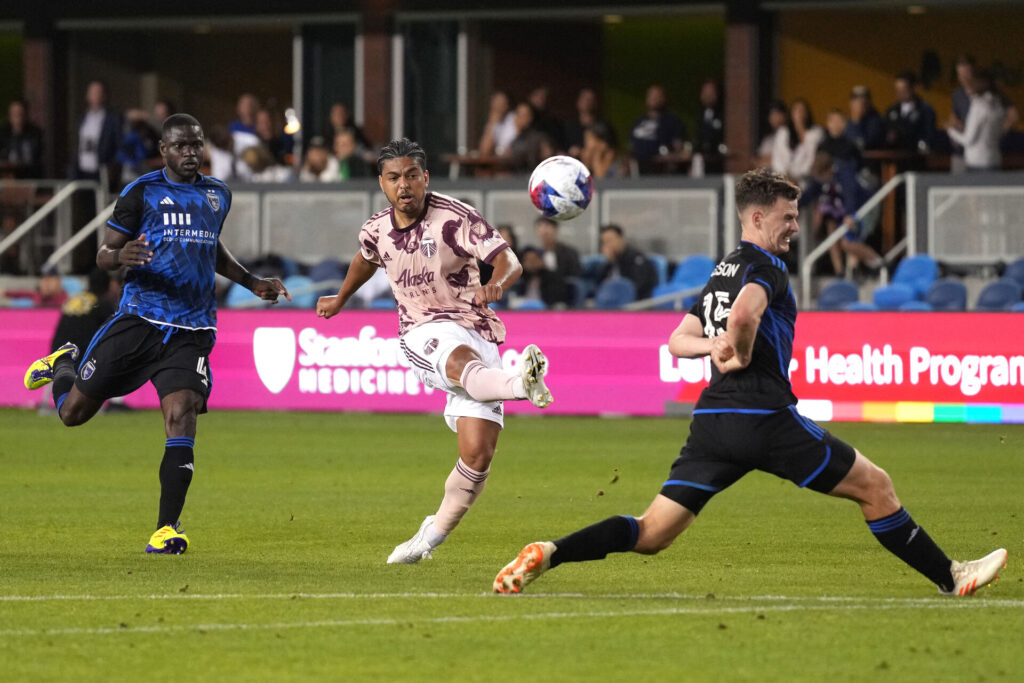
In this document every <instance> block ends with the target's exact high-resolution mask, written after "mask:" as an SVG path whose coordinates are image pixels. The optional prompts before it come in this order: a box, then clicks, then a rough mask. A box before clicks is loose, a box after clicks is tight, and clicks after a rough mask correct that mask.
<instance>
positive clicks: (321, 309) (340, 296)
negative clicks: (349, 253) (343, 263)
mask: <svg viewBox="0 0 1024 683" xmlns="http://www.w3.org/2000/svg"><path fill="white" fill-rule="evenodd" d="M377 268H378V266H377V264H375V263H370V262H369V261H367V260H366V259H365V258H363V254H362V252H360V251H357V252H356V255H355V256H354V257H353V258H352V263H351V265H349V267H348V273H347V274H346V275H345V281H344V282H342V283H341V289H339V290H338V293H337V294H336V295H334V296H322V297H320V299H319V300H317V302H316V314H317V315H318V316H319V317H321V318H330V317H332V316H335V315H337V314H338V312H339V311H341V309H342V308H344V307H345V304H347V303H348V300H349V299H350V298H351V297H352V295H353V294H355V293H356V292H357V291H358V290H359V288H360V287H362V286H363V285H365V284H366V281H367V280H369V279H370V278H371V277H373V274H374V273H376V272H377Z"/></svg>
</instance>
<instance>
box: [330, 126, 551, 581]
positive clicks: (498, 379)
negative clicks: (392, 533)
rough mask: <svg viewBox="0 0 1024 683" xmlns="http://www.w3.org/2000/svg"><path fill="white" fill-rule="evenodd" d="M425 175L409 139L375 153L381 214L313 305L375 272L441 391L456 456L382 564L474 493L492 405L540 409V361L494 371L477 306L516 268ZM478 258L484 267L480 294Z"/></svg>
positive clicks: (508, 253)
mask: <svg viewBox="0 0 1024 683" xmlns="http://www.w3.org/2000/svg"><path fill="white" fill-rule="evenodd" d="M426 167H427V158H426V154H425V153H424V151H423V148H422V147H420V146H419V145H418V144H417V143H415V142H412V141H411V140H408V139H406V138H402V139H400V140H393V141H392V142H390V143H388V145H386V146H385V147H384V148H383V149H381V151H380V156H379V157H378V159H377V169H378V171H379V174H380V175H379V178H378V180H379V182H380V189H381V190H383V191H384V194H385V195H387V198H388V201H389V202H390V203H391V206H390V207H388V208H387V209H385V210H384V211H381V212H379V213H377V214H375V215H373V216H371V217H370V219H369V220H368V221H366V223H364V224H363V228H362V230H361V231H360V233H359V243H360V250H359V251H358V252H356V255H355V257H354V258H353V259H352V265H351V266H350V267H349V270H348V274H347V275H346V277H345V281H344V283H342V285H341V289H339V290H338V294H337V295H336V296H324V297H320V300H319V301H317V305H316V312H317V315H318V316H320V317H322V318H330V317H331V316H333V315H336V314H337V313H338V312H339V311H341V309H342V308H343V307H344V306H345V304H346V303H347V302H348V300H349V298H350V297H351V296H352V295H353V294H354V293H355V292H356V290H358V289H359V288H360V287H361V286H362V285H363V284H365V283H366V282H367V281H368V280H369V279H370V278H371V277H372V276H373V274H374V273H375V272H376V270H377V269H378V268H383V269H384V271H385V273H386V274H387V276H388V280H389V282H390V283H391V289H392V290H393V291H394V293H395V299H396V300H397V301H398V317H399V334H400V335H401V346H402V350H403V351H404V352H405V355H406V357H407V358H408V359H409V362H410V364H411V365H412V367H413V369H414V371H415V372H416V374H417V376H418V377H419V379H420V381H422V382H423V383H424V384H427V385H429V386H432V387H434V388H437V389H441V390H443V391H445V392H447V394H448V403H447V405H446V406H445V410H444V417H445V421H446V422H447V423H448V427H449V428H451V430H452V431H454V432H455V433H456V434H457V436H458V442H459V459H458V461H456V463H455V468H454V469H453V470H452V472H451V474H449V475H448V480H447V481H446V482H445V485H444V499H443V500H442V501H441V506H440V507H439V508H438V510H437V512H436V513H435V514H433V515H429V516H428V517H427V518H426V519H424V520H423V523H422V524H421V525H420V528H419V530H418V531H417V532H416V534H415V535H414V536H413V537H412V538H411V539H409V540H408V541H406V542H405V543H402V544H400V545H398V547H396V548H395V550H394V551H393V552H392V553H391V555H389V556H388V564H395V563H401V564H413V563H415V562H419V561H420V560H421V559H423V558H426V557H431V551H433V550H434V548H436V547H437V546H439V545H441V544H442V543H443V542H444V540H445V539H446V538H448V534H450V533H451V532H452V530H453V529H454V528H455V527H456V526H457V525H458V523H459V521H460V520H461V519H462V517H463V516H464V515H465V514H466V512H467V511H468V510H469V508H470V506H471V505H472V504H473V502H474V501H475V500H476V499H477V497H478V496H479V495H480V492H481V491H483V488H484V484H485V483H486V482H487V475H488V473H489V472H490V465H491V459H492V458H493V457H494V448H495V446H496V445H497V443H498V434H499V433H500V432H501V429H502V427H503V425H504V421H503V415H502V401H515V400H528V401H530V402H531V403H532V404H533V405H535V406H537V407H538V408H545V407H547V406H548V405H549V404H550V403H551V392H550V391H548V389H547V386H546V385H545V383H544V375H545V374H546V373H547V359H545V358H544V354H543V353H541V351H540V349H539V348H537V347H536V346H535V345H534V344H530V345H529V346H527V347H526V348H525V349H524V350H523V355H522V358H521V361H520V364H519V372H509V371H507V370H504V369H503V368H502V365H501V356H500V355H499V353H498V344H501V343H502V342H504V341H505V325H504V324H503V323H502V322H501V320H499V319H498V317H497V316H496V315H495V314H494V311H492V310H491V309H490V307H488V305H487V304H489V303H492V302H495V301H498V300H500V299H501V296H502V294H503V293H504V292H505V290H507V289H508V288H509V287H511V286H512V285H513V284H515V281H516V280H517V279H519V275H520V274H521V273H522V270H523V269H522V266H520V265H519V259H517V258H516V255H515V254H514V253H513V252H512V250H511V249H510V248H509V245H508V243H507V242H505V240H503V239H502V238H501V236H500V235H499V234H498V232H497V231H496V230H495V229H494V228H492V227H491V226H490V225H489V224H488V223H487V221H485V220H484V219H483V217H482V216H481V215H480V214H479V213H478V212H477V211H476V209H474V208H473V207H471V206H469V205H467V204H464V203H462V202H460V201H458V200H456V199H453V198H451V197H447V196H445V195H442V194H438V193H436V192H427V184H428V183H429V182H430V174H429V173H428V172H427V168H426ZM477 259H479V260H481V261H484V262H486V263H489V264H490V265H492V266H493V267H494V274H493V275H492V276H491V279H490V281H489V282H488V283H487V284H486V285H481V284H480V271H479V269H478V268H477Z"/></svg>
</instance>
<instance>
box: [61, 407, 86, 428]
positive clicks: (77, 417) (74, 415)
mask: <svg viewBox="0 0 1024 683" xmlns="http://www.w3.org/2000/svg"><path fill="white" fill-rule="evenodd" d="M57 414H58V415H59V416H60V421H61V422H63V423H64V426H65V427H77V426H79V425H81V424H85V422H86V421H87V420H88V419H89V418H88V417H87V416H86V415H85V413H84V412H83V411H81V410H77V409H75V408H73V407H67V406H61V409H60V411H58V413H57Z"/></svg>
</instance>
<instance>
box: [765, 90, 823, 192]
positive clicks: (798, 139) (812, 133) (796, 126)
mask: <svg viewBox="0 0 1024 683" xmlns="http://www.w3.org/2000/svg"><path fill="white" fill-rule="evenodd" d="M824 137H825V131H824V130H822V128H821V126H818V125H817V124H815V123H814V114H812V113H811V105H810V104H808V103H807V100H804V99H796V100H793V103H792V104H790V105H789V125H788V126H787V127H786V133H784V134H781V135H779V136H778V137H777V138H776V144H775V147H774V148H773V150H772V168H774V169H777V170H779V171H781V172H782V173H785V174H787V175H788V176H789V177H790V178H792V179H793V180H794V181H796V182H797V183H800V184H801V185H802V184H804V183H806V181H807V180H808V178H810V175H811V167H812V166H813V165H814V155H815V154H817V152H818V145H819V144H821V141H822V139H824Z"/></svg>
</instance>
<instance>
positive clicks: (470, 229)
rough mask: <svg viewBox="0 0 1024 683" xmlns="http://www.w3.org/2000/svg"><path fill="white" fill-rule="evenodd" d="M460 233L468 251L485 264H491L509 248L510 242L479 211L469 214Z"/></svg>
mask: <svg viewBox="0 0 1024 683" xmlns="http://www.w3.org/2000/svg"><path fill="white" fill-rule="evenodd" d="M460 233H461V234H460V237H461V238H462V244H463V245H464V247H465V248H466V251H468V252H469V253H471V254H472V255H473V256H475V257H477V258H478V259H479V260H481V261H483V262H484V263H490V262H491V261H492V260H493V259H494V257H495V256H497V255H498V254H499V253H500V252H502V251H504V250H505V249H508V248H509V245H508V242H506V241H505V239H504V238H503V237H502V236H501V235H500V234H499V233H498V231H497V230H495V229H494V228H493V227H491V224H490V223H488V222H487V220H486V219H485V218H484V217H483V216H481V215H480V214H479V213H478V212H477V211H473V212H472V213H470V214H469V218H468V219H467V220H466V221H465V224H464V226H463V229H462V230H461V231H460Z"/></svg>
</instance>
